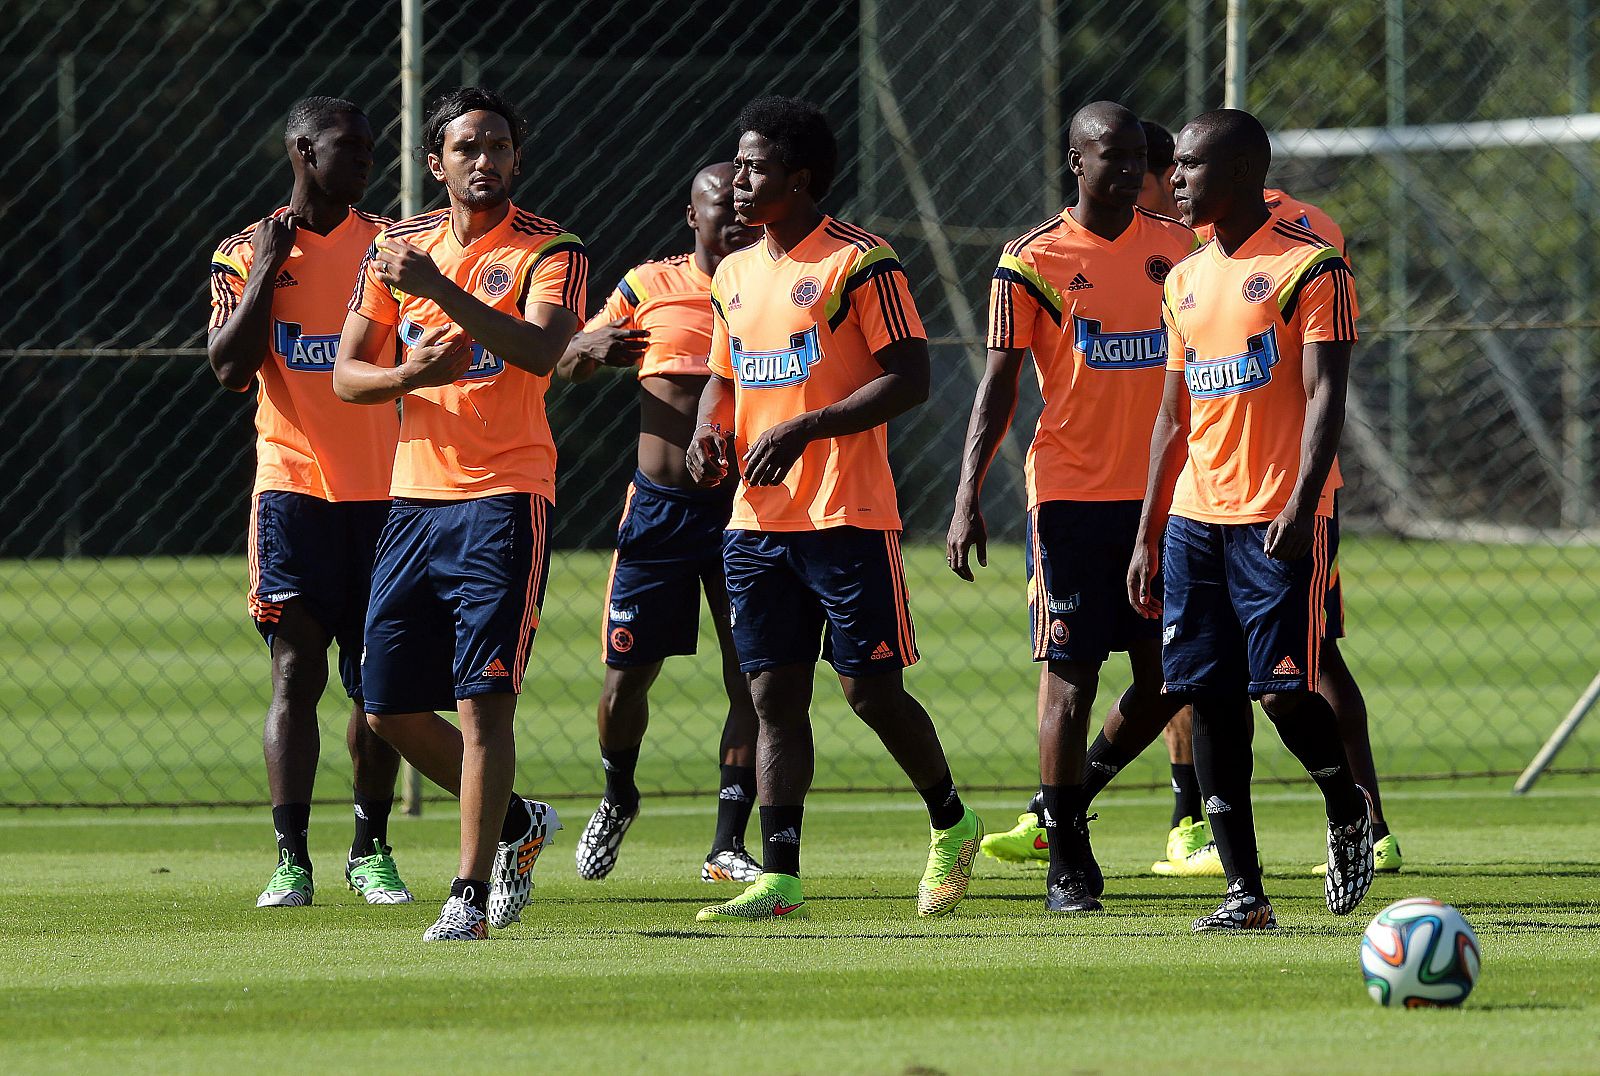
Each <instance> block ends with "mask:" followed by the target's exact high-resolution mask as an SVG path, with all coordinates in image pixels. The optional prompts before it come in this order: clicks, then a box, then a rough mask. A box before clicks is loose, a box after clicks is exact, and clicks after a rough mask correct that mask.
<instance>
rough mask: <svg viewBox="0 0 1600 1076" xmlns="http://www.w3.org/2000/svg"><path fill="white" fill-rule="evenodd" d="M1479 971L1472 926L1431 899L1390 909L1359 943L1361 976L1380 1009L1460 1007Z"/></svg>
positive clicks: (1414, 899) (1401, 903)
mask: <svg viewBox="0 0 1600 1076" xmlns="http://www.w3.org/2000/svg"><path fill="white" fill-rule="evenodd" d="M1478 966H1479V957H1478V936H1477V935H1476V934H1474V933H1473V932H1472V926H1471V925H1470V924H1469V923H1468V922H1467V921H1466V919H1464V918H1463V917H1462V915H1461V913H1460V912H1458V911H1456V910H1455V909H1454V908H1452V907H1450V905H1448V904H1441V903H1439V902H1438V901H1436V900H1429V899H1428V898H1427V897H1410V898H1408V899H1406V900H1400V901H1396V902H1395V903H1393V904H1391V905H1389V906H1388V907H1387V908H1385V909H1384V910H1383V911H1381V912H1379V913H1378V915H1377V918H1375V919H1374V920H1373V921H1372V922H1371V924H1370V925H1368V927H1367V932H1366V934H1364V935H1362V938H1361V974H1362V975H1364V976H1365V977H1366V980H1367V993H1369V994H1371V995H1372V1000H1373V1001H1376V1002H1377V1003H1378V1004H1379V1005H1396V1006H1398V1005H1404V1006H1405V1007H1406V1008H1408V1009H1415V1008H1420V1007H1423V1006H1438V1005H1460V1004H1461V1003H1462V1002H1463V1001H1465V1000H1466V998H1467V995H1468V994H1470V993H1472V984H1473V983H1475V982H1476V981H1477V979H1478Z"/></svg>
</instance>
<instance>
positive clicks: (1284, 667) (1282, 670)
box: [1272, 657, 1300, 676]
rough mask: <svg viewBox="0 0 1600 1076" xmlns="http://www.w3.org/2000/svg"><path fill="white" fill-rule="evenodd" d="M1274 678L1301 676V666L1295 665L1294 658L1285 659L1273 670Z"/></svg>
mask: <svg viewBox="0 0 1600 1076" xmlns="http://www.w3.org/2000/svg"><path fill="white" fill-rule="evenodd" d="M1272 675H1273V676H1299V675H1300V666H1298V665H1296V664H1295V663H1294V658H1288V657H1286V658H1284V659H1283V660H1282V661H1280V662H1278V664H1277V665H1276V666H1274V667H1273V669H1272Z"/></svg>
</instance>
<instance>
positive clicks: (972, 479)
mask: <svg viewBox="0 0 1600 1076" xmlns="http://www.w3.org/2000/svg"><path fill="white" fill-rule="evenodd" d="M1026 354H1027V349H1026V348H1020V347H1018V348H990V349H989V360H988V362H987V364H986V365H985V366H984V370H983V380H982V381H980V382H978V394H977V396H976V397H975V398H974V399H973V401H972V417H971V419H969V420H968V422H967V443H966V447H965V448H964V449H963V450H962V453H961V480H960V483H959V484H958V485H957V487H956V505H955V512H954V514H953V515H952V516H951V519H950V532H949V534H948V535H947V536H946V538H945V561H946V563H948V564H949V565H950V570H951V571H952V572H955V573H956V574H957V575H959V576H960V577H961V578H963V579H965V580H967V581H968V582H971V581H972V568H971V566H970V565H969V564H968V562H967V557H968V554H969V552H970V551H971V550H972V548H973V546H976V547H977V549H978V563H979V564H981V565H982V566H983V567H985V568H987V567H988V566H989V531H988V528H987V527H986V526H985V525H984V522H983V507H982V495H983V479H984V476H985V475H987V474H988V473H989V464H991V463H993V462H994V456H995V453H996V452H997V451H999V449H1000V442H1001V441H1002V440H1004V439H1005V436H1006V431H1007V430H1009V429H1010V428H1011V420H1012V419H1013V418H1014V417H1015V416H1016V413H1017V381H1018V379H1019V378H1020V377H1021V376H1022V360H1023V357H1024V356H1025V355H1026Z"/></svg>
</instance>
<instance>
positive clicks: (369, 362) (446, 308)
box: [334, 87, 589, 941]
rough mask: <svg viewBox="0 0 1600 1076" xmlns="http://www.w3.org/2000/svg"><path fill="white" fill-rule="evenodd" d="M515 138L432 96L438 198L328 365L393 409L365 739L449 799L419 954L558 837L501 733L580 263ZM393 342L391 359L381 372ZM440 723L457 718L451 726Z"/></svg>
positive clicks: (544, 546)
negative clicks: (552, 393) (386, 747)
mask: <svg viewBox="0 0 1600 1076" xmlns="http://www.w3.org/2000/svg"><path fill="white" fill-rule="evenodd" d="M525 131H526V128H525V126H524V124H523V121H522V118H521V116H519V115H518V113H517V111H516V110H515V109H514V108H513V107H512V106H511V104H510V103H509V102H507V101H506V100H505V98H503V97H501V96H500V95H499V94H497V93H494V92H492V91H490V90H486V89H482V88H479V87H463V88H461V89H458V90H456V91H454V92H452V93H450V94H448V95H447V96H445V97H443V98H442V99H440V100H439V101H438V102H437V103H436V105H435V106H434V109H433V112H432V114H431V115H430V116H429V118H428V121H427V123H426V124H425V125H424V128H423V148H424V149H425V150H426V152H427V162H428V170H429V171H430V172H431V173H432V175H433V177H434V179H436V180H438V181H439V182H440V183H442V184H444V186H445V189H446V190H447V192H448V193H449V196H450V205H449V207H448V208H446V209H441V210H437V211H435V212H432V213H424V214H422V215H421V216H418V217H412V218H411V219H409V220H404V221H401V222H400V223H398V224H396V225H394V226H392V227H390V228H386V229H384V231H383V232H382V233H381V234H380V235H379V236H378V238H377V240H376V242H375V243H374V244H373V247H372V249H371V250H370V251H369V252H368V253H367V257H366V260H365V262H364V263H363V265H362V267H361V272H360V275H359V276H358V278H357V280H356V286H355V294H354V296H353V297H352V298H351V300H350V314H349V316H348V317H347V318H346V320H345V323H344V333H343V336H342V338H341V341H340V351H339V359H338V365H337V368H336V369H335V371H334V388H335V389H336V391H337V392H338V393H339V395H340V397H341V398H343V399H345V400H349V401H350V402H352V403H362V404H370V405H378V406H380V407H381V408H383V409H385V410H387V409H388V408H389V407H390V406H392V402H393V401H394V400H396V399H400V398H402V397H403V398H404V406H403V409H402V414H401V424H400V443H399V451H398V452H397V454H396V456H395V462H394V482H393V487H392V489H391V493H392V495H393V497H394V504H393V507H392V508H391V509H390V511H389V517H388V520H387V522H386V523H385V525H384V529H383V538H382V540H381V542H380V544H379V547H378V558H377V564H376V566H375V567H374V569H373V581H372V604H371V608H370V611H369V612H368V614H367V626H366V654H365V657H364V659H363V662H362V675H363V681H364V684H365V686H366V703H367V715H368V721H369V722H370V723H371V725H372V727H373V728H374V729H375V730H376V731H377V732H378V733H379V735H381V736H383V738H384V739H386V740H388V741H389V742H390V743H392V744H394V745H395V747H397V748H398V749H399V751H400V753H401V754H402V755H404V756H405V757H406V759H407V760H408V761H410V762H411V764H412V765H413V766H415V767H416V768H417V769H418V770H419V771H420V772H422V773H423V774H424V775H426V776H427V777H428V778H429V779H430V780H432V781H433V782H434V783H435V784H438V785H439V786H440V787H442V788H444V789H446V790H447V791H449V792H451V793H453V794H455V795H457V796H459V797H460V800H461V856H460V863H459V869H458V872H457V876H456V878H455V880H454V881H453V882H452V883H451V885H450V898H449V900H447V901H446V902H445V904H444V907H443V909H442V910H441V911H440V913H439V920H438V922H436V923H435V924H434V925H433V926H431V927H429V928H428V930H427V932H426V933H425V934H424V935H423V938H424V940H429V941H433V940H481V939H483V938H486V937H487V936H488V925H489V923H491V922H492V923H493V925H494V926H496V927H504V926H508V925H509V924H511V923H512V922H515V921H517V920H518V919H519V918H520V916H521V912H522V909H523V908H524V907H526V906H527V903H528V899H529V895H530V891H531V889H532V884H533V878H532V872H533V866H534V862H535V860H536V859H537V858H538V855H539V852H540V850H541V849H542V848H543V846H544V843H545V838H546V837H547V835H548V834H549V833H550V832H552V831H553V830H555V829H558V828H559V827H560V822H559V820H558V819H557V818H556V814H555V812H554V811H553V810H551V809H550V807H549V806H548V805H547V804H544V803H539V802H536V801H532V800H525V799H523V798H522V797H520V796H517V795H515V794H514V793H513V792H512V787H511V786H512V780H513V774H514V769H515V765H516V738H515V730H514V728H513V724H512V722H513V718H514V717H515V715H516V705H517V694H518V693H519V692H520V691H521V690H522V682H523V673H524V671H525V669H526V667H527V663H528V654H529V651H530V650H531V649H532V646H533V637H534V632H535V631H536V630H537V629H538V627H539V613H540V606H541V604H542V603H543V601H544V586H545V576H546V573H547V571H548V568H549V562H550V545H549V539H550V522H549V519H550V507H551V504H552V503H553V500H554V495H555V462H556V452H555V444H554V442H553V440H552V438H551V435H550V425H549V423H548V422H547V421H546V418H545V410H544V393H545V389H546V387H547V386H548V385H549V375H550V372H551V371H552V370H553V369H554V368H555V365H556V360H558V359H559V358H560V357H561V354H562V351H563V350H564V349H565V348H566V346H567V342H568V341H569V340H571V339H572V333H573V330H575V329H576V328H577V326H578V318H579V316H580V315H579V311H581V310H582V309H583V303H584V286H585V282H586V279H587V276H588V265H589V263H588V258H587V256H586V255H585V253H584V249H583V244H582V243H581V242H579V240H578V239H577V237H576V236H573V235H571V234H569V233H567V232H566V231H565V230H564V229H562V228H561V227H560V226H559V225H557V224H554V223H552V222H551V221H548V220H545V219H544V218H542V217H538V216H535V215H534V214H532V213H529V212H527V211H526V210H522V209H519V208H517V207H516V206H515V205H513V204H512V202H511V180H512V177H513V176H515V175H517V174H518V173H519V172H520V170H521V161H522V152H523V141H524V138H525ZM395 332H398V334H399V338H400V342H401V344H402V345H403V347H404V360H403V361H402V362H400V363H399V364H398V365H394V364H392V363H390V362H388V361H385V360H386V359H387V358H388V355H389V350H388V345H389V340H390V337H391V334H393V333H395ZM436 710H458V711H459V712H460V715H461V728H460V729H459V730H458V729H457V728H456V727H455V726H454V725H452V724H450V723H449V722H447V721H445V720H444V719H443V718H441V717H440V716H439V715H438V714H437V713H435V712H434V711H436ZM491 872H492V878H491Z"/></svg>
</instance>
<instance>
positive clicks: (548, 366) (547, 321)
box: [372, 237, 578, 376]
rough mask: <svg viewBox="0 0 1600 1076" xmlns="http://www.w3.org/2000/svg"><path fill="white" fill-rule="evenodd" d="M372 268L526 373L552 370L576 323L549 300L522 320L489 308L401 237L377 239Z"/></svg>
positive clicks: (381, 277) (573, 317)
mask: <svg viewBox="0 0 1600 1076" xmlns="http://www.w3.org/2000/svg"><path fill="white" fill-rule="evenodd" d="M372 268H373V271H374V273H375V274H376V275H377V278H378V279H379V280H380V281H382V282H383V283H384V284H386V285H388V286H389V287H391V288H393V289H396V290H398V291H403V292H406V293H408V294H411V295H417V296H421V297H422V298H424V299H431V300H432V301H433V302H434V303H435V304H436V305H437V306H438V307H439V309H440V310H443V311H444V312H445V314H447V315H448V316H449V318H450V320H451V321H453V322H455V323H456V324H457V325H459V326H461V328H462V330H463V331H464V332H466V334H467V335H468V336H470V337H472V339H473V340H476V341H477V342H478V343H479V344H480V345H482V346H483V347H484V348H485V349H486V350H488V351H491V352H493V353H494V354H496V355H498V356H499V357H500V358H502V359H504V360H505V361H506V362H509V363H510V364H511V365H513V366H516V367H519V368H521V369H523V370H526V371H527V372H528V373H530V374H538V375H540V376H544V375H546V374H549V373H550V372H551V371H552V370H554V369H555V367H556V362H557V361H558V360H559V359H560V358H561V353H562V352H563V351H564V350H565V349H566V346H567V343H568V341H570V340H571V339H572V334H573V332H574V331H575V330H576V329H577V327H578V316H577V315H576V314H574V313H573V312H572V311H570V310H567V309H566V308H564V307H561V306H557V305H556V304H554V303H535V304H533V306H532V307H530V308H529V310H528V312H527V318H526V320H524V319H523V318H519V317H516V316H515V315H513V314H507V313H504V312H502V311H499V310H496V309H494V308H493V307H492V306H489V305H488V304H487V303H485V302H483V301H482V300H481V299H479V298H477V297H476V296H474V295H472V294H471V293H469V292H467V291H466V290H465V289H463V288H462V287H461V286H460V285H458V284H456V283H454V282H453V281H451V280H448V279H446V277H445V275H444V274H443V273H441V272H440V271H439V267H438V266H437V265H435V264H434V261H433V259H432V258H431V257H429V256H428V253H427V252H426V251H424V250H421V249H419V248H417V247H415V246H412V245H411V244H410V243H407V242H406V241H405V240H404V239H393V238H387V237H386V238H384V239H381V240H379V242H378V251H377V255H376V256H375V257H374V258H373V260H372Z"/></svg>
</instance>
